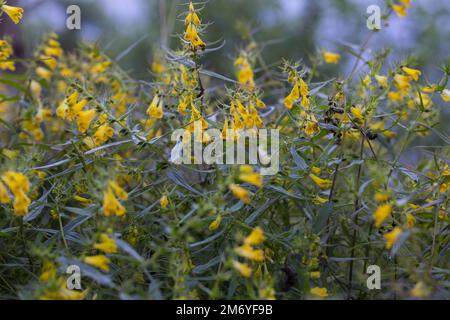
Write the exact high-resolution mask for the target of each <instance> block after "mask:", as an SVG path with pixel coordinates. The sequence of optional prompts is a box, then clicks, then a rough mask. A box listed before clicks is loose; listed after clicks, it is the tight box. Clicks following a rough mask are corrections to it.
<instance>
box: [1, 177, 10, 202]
mask: <svg viewBox="0 0 450 320" xmlns="http://www.w3.org/2000/svg"><path fill="white" fill-rule="evenodd" d="M10 201H11V199H9V195H8V190H6V187H5V185H4V184H3V182H1V181H0V203H3V204H7V203H9V202H10Z"/></svg>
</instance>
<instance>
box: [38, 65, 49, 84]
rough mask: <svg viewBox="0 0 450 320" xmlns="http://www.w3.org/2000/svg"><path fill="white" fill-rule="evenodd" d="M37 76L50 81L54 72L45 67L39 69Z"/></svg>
mask: <svg viewBox="0 0 450 320" xmlns="http://www.w3.org/2000/svg"><path fill="white" fill-rule="evenodd" d="M36 74H37V75H38V76H39V77H41V78H42V79H45V80H47V81H50V79H51V78H52V72H51V71H50V70H48V69H46V68H44V67H37V68H36Z"/></svg>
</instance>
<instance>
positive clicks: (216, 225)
mask: <svg viewBox="0 0 450 320" xmlns="http://www.w3.org/2000/svg"><path fill="white" fill-rule="evenodd" d="M221 222H222V215H220V214H219V215H218V216H217V217H216V219H215V220H214V221H213V222H211V223H210V224H209V226H208V229H209V231H215V230H217V228H219V226H220V223H221Z"/></svg>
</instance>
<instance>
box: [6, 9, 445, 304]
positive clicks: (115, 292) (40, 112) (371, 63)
mask: <svg viewBox="0 0 450 320" xmlns="http://www.w3.org/2000/svg"><path fill="white" fill-rule="evenodd" d="M206 5H211V6H213V5H214V4H213V3H194V2H189V4H187V5H186V6H185V7H184V9H183V10H185V12H183V13H181V15H180V17H181V19H180V22H179V23H180V25H182V26H183V32H182V33H180V34H178V35H177V36H178V46H177V47H176V48H166V47H162V48H160V49H158V50H155V52H154V53H153V61H152V63H151V65H150V66H149V69H150V71H151V74H152V77H151V79H146V80H136V79H133V78H132V77H131V76H130V75H129V74H128V73H127V72H126V71H125V70H123V69H122V68H121V66H120V65H119V64H118V63H117V62H116V61H115V60H114V59H112V58H111V57H109V56H108V55H107V54H105V53H104V52H103V51H102V50H101V48H99V47H97V46H96V45H94V44H89V43H81V44H80V45H79V48H78V49H77V50H75V51H73V52H67V51H66V50H64V49H63V48H62V46H61V45H60V43H59V40H58V36H57V35H56V34H54V33H51V34H48V35H47V36H46V37H45V38H44V39H43V40H42V44H41V45H40V46H39V47H37V48H36V49H35V51H34V54H33V57H32V58H31V59H29V60H27V61H25V62H20V63H21V64H22V65H23V66H24V67H25V68H26V70H25V71H24V73H23V74H24V77H17V78H13V77H9V75H10V74H6V73H4V74H2V75H1V77H2V81H1V82H0V85H1V87H0V91H1V95H0V112H1V114H0V126H1V127H0V133H1V135H0V143H1V152H0V163H1V171H0V247H1V250H0V261H1V263H0V274H1V277H0V297H1V298H23V299H117V298H124V297H125V298H135V299H138V298H146V299H310V298H312V299H325V298H341V299H344V298H352V299H356V298H358V299H371V298H401V299H407V298H411V297H412V298H444V297H448V281H446V277H447V274H448V272H449V269H448V244H449V242H448V241H449V237H448V187H449V183H450V169H449V164H448V137H447V136H446V135H445V134H443V133H441V132H439V131H438V130H437V129H435V126H436V124H437V123H438V122H439V112H440V108H444V107H448V102H449V100H450V92H449V89H448V88H447V84H448V77H449V75H450V65H449V64H447V65H445V66H444V67H443V68H442V78H441V79H440V80H439V81H437V82H435V83H430V82H428V81H427V80H426V77H425V75H424V74H422V72H421V70H420V65H416V64H414V62H413V60H412V59H409V58H408V59H405V60H403V61H398V62H397V63H394V64H389V63H388V62H387V61H388V60H387V59H388V54H389V53H388V52H385V51H382V52H374V53H372V54H371V56H370V57H369V58H368V59H367V61H366V60H364V62H363V61H362V58H361V57H362V53H365V47H364V46H362V47H361V53H360V54H355V56H354V57H351V58H352V59H353V60H355V67H354V68H353V71H352V72H351V74H349V75H347V76H343V75H336V77H335V78H333V79H321V75H320V69H321V68H322V67H323V65H325V64H339V63H340V61H341V59H342V58H344V55H345V54H344V53H343V52H341V53H338V52H331V51H328V50H329V49H326V48H324V49H323V50H321V51H320V52H318V53H317V57H316V58H315V59H314V60H313V61H312V62H313V64H312V65H308V64H307V63H303V62H292V61H289V60H284V61H283V63H281V64H279V65H278V66H276V67H269V64H267V63H266V62H265V61H264V59H263V58H262V55H261V51H262V49H263V46H261V45H260V44H259V43H258V41H257V40H256V39H255V38H254V36H253V35H249V34H248V33H246V32H243V34H242V45H241V46H240V47H239V48H237V49H236V52H235V53H233V54H231V56H233V61H229V63H230V69H231V70H234V76H224V75H221V74H218V73H215V72H213V71H211V70H210V69H211V68H208V69H206V68H205V67H204V65H203V63H204V61H206V60H207V59H208V54H209V53H211V52H213V51H216V50H222V45H221V44H220V43H218V42H216V41H215V40H214V39H209V38H208V32H207V31H208V26H209V23H208V22H206V21H207V20H206V19H207V18H209V17H204V16H202V7H203V6H206ZM409 7H410V1H388V2H387V7H386V12H390V13H392V11H394V12H395V13H396V14H397V15H398V16H405V15H407V11H406V9H408V8H409ZM0 12H3V13H5V14H6V15H8V16H9V17H10V18H11V19H12V20H13V21H14V23H19V22H20V19H22V13H23V10H22V9H20V8H14V7H10V6H8V5H7V4H6V3H5V2H4V1H0ZM390 13H389V14H386V15H385V16H384V18H383V19H385V20H387V19H394V18H395V17H394V16H391V14H390ZM24 19H26V15H25V16H24ZM374 32H375V31H374ZM341 54H342V55H341ZM17 63H19V62H17V61H16V60H14V52H13V50H12V46H11V39H8V38H5V39H0V69H1V70H8V71H11V72H13V71H14V70H15V65H16V64H17ZM3 79H5V80H3ZM196 126H197V127H198V128H200V134H198V133H196V130H195V129H196ZM180 128H183V129H185V130H186V135H184V136H183V137H182V139H181V140H180V141H176V142H174V141H171V139H170V137H171V134H172V132H174V131H175V130H177V129H180ZM208 128H215V129H218V130H220V132H221V137H220V139H223V140H224V141H227V140H235V139H238V135H239V130H242V129H246V130H253V131H255V132H258V130H261V129H269V128H270V129H276V130H278V132H279V134H280V140H281V141H280V145H279V150H278V155H279V157H280V170H279V171H278V172H277V173H275V174H273V175H266V176H264V175H262V174H261V169H262V166H261V165H249V164H248V163H239V164H205V163H196V162H195V161H193V164H189V165H188V164H183V163H178V164H177V163H174V161H171V160H173V159H171V157H170V155H171V151H173V149H174V148H176V147H177V144H178V143H182V144H190V143H200V144H207V143H208V142H210V141H211V140H212V137H210V136H208V135H207V134H206V132H205V130H206V129H208ZM429 135H433V136H435V137H437V139H440V141H441V142H442V144H441V145H440V146H437V147H435V146H424V147H421V148H419V149H421V151H422V152H421V153H420V155H419V156H418V158H417V159H414V160H413V161H408V159H406V160H405V159H404V158H403V157H402V156H403V155H404V154H405V152H406V151H407V149H408V148H413V147H415V146H417V144H415V142H416V141H418V139H421V138H422V137H424V136H429ZM259 152H260V153H264V150H259ZM189 156H191V157H194V156H193V155H189ZM194 160H195V159H194ZM70 265H77V266H79V267H80V268H81V271H82V289H80V290H76V289H73V290H72V289H69V288H68V287H67V282H66V280H67V277H68V275H67V274H66V268H67V267H68V266H70ZM369 265H378V266H380V268H381V270H382V283H383V286H384V287H383V290H379V291H377V290H373V291H372V290H368V288H367V287H366V281H365V280H366V278H367V274H366V270H367V267H368V266H369Z"/></svg>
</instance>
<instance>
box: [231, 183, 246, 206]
mask: <svg viewBox="0 0 450 320" xmlns="http://www.w3.org/2000/svg"><path fill="white" fill-rule="evenodd" d="M228 188H229V189H230V191H231V192H232V193H233V195H234V196H235V197H236V198H238V199H240V200H241V201H242V202H244V203H250V194H249V192H248V191H247V190H246V189H244V188H242V187H241V186H239V185H237V184H234V183H232V184H230V185H229V186H228Z"/></svg>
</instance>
